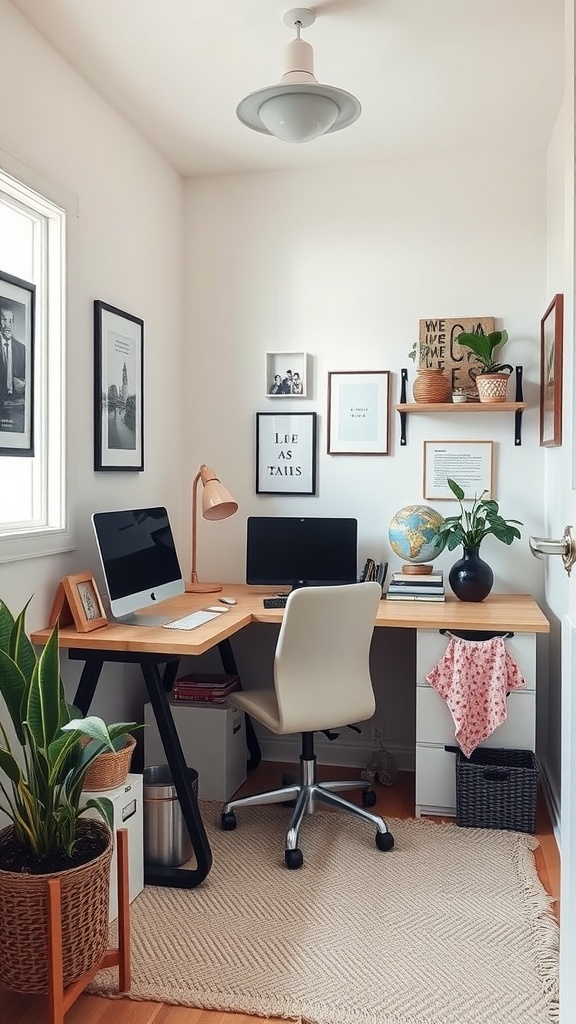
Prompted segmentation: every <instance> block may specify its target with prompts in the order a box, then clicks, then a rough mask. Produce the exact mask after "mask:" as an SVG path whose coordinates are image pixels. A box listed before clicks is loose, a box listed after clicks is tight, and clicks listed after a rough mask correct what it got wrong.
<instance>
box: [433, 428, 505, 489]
mask: <svg viewBox="0 0 576 1024" xmlns="http://www.w3.org/2000/svg"><path fill="white" fill-rule="evenodd" d="M493 450H494V442H493V441H424V484H423V488H422V497H424V498H427V499H428V500H430V501H442V500H450V501H454V495H453V493H452V491H451V490H450V488H449V486H448V479H450V480H454V481H455V482H456V483H457V484H459V485H460V487H461V488H462V490H463V491H464V496H465V500H468V499H470V500H474V498H479V497H480V495H481V494H482V493H483V492H484V497H485V498H493V497H494V495H493V493H492V488H493V479H492V472H493V470H492V466H493V457H492V456H493Z"/></svg>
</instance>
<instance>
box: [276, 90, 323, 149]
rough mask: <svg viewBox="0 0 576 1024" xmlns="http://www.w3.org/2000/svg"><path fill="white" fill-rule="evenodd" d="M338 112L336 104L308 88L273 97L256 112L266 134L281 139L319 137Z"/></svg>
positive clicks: (299, 140) (310, 138)
mask: <svg viewBox="0 0 576 1024" xmlns="http://www.w3.org/2000/svg"><path fill="white" fill-rule="evenodd" d="M338 113H339V109H338V105H337V104H336V103H335V102H334V100H332V99H330V97H328V96H323V95H321V94H320V93H318V94H316V93H312V92H308V91H307V92H287V93H283V94H281V95H279V96H273V97H271V99H268V100H266V101H265V102H264V103H263V104H262V106H261V107H260V109H259V111H258V114H259V117H260V120H261V121H262V124H263V125H264V126H265V128H267V130H268V131H269V132H270V134H271V135H275V136H276V138H278V139H282V140H283V141H284V142H311V141H312V140H313V139H317V138H319V137H320V135H324V133H325V132H327V131H328V130H329V129H330V128H331V127H332V125H333V124H334V122H335V120H336V118H337V117H338Z"/></svg>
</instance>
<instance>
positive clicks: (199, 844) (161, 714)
mask: <svg viewBox="0 0 576 1024" xmlns="http://www.w3.org/2000/svg"><path fill="white" fill-rule="evenodd" d="M140 664H141V666H142V674H143V676H144V679H145V682H146V687H147V689H148V695H149V697H150V703H151V704H152V710H153V712H154V716H155V718H156V723H157V725H158V732H159V733H160V739H161V740H162V745H163V747H164V753H165V754H166V760H167V762H168V766H169V768H170V771H171V773H172V780H173V782H174V785H175V787H176V794H177V796H178V800H179V802H180V808H181V810H182V814H183V816H184V821H185V822H186V828H187V829H188V833H189V835H190V839H191V841H192V847H193V850H194V854H195V856H196V865H197V866H196V867H195V868H179V867H159V866H156V865H149V866H147V865H146V863H145V864H144V880H145V882H146V885H167V886H170V887H172V888H176V889H193V888H195V887H196V886H197V885H200V883H201V882H203V881H204V879H205V878H206V875H207V874H208V872H209V871H210V868H211V867H212V851H211V849H210V844H209V842H208V836H207V835H206V831H205V829H204V823H203V821H202V818H201V816H200V811H199V809H198V803H197V801H196V799H195V797H194V793H193V791H192V787H191V785H190V780H189V777H188V771H187V766H186V761H185V759H184V754H183V752H182V747H181V745H180V739H179V737H178V733H177V731H176V727H175V725H174V720H173V718H172V712H171V710H170V705H169V703H168V699H167V697H166V691H165V690H164V684H163V682H162V676H161V675H160V671H159V669H158V664H157V662H156V661H155V660H154V658H146V657H145V656H144V657H142V659H141V662H140Z"/></svg>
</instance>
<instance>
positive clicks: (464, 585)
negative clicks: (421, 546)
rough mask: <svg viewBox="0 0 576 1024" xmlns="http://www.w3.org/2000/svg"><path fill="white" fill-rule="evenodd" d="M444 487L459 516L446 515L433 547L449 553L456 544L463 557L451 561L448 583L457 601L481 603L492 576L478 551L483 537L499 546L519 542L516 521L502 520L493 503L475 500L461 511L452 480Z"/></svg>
mask: <svg viewBox="0 0 576 1024" xmlns="http://www.w3.org/2000/svg"><path fill="white" fill-rule="evenodd" d="M448 486H449V488H450V490H451V491H452V493H453V494H454V495H455V497H456V498H457V499H458V502H459V504H460V515H457V516H447V517H446V518H445V519H444V522H443V523H442V525H441V526H440V527H439V529H438V533H437V534H436V539H435V544H436V547H439V548H440V550H442V548H444V547H447V548H448V550H449V551H453V550H454V548H455V547H457V546H458V545H459V544H461V545H462V548H463V556H462V558H460V559H458V561H457V562H454V565H453V566H452V568H451V569H450V572H449V574H448V582H449V583H450V586H451V587H452V590H453V591H454V593H455V594H456V597H458V598H459V599H460V601H483V600H484V598H485V597H487V596H488V594H489V593H490V591H491V590H492V585H493V583H494V573H493V572H492V569H491V568H490V566H489V565H488V563H487V562H485V561H484V560H483V559H482V558H480V555H479V553H478V552H479V550H480V545H481V543H482V541H483V540H484V537H488V536H489V535H492V536H493V537H496V539H497V540H500V541H502V543H503V544H511V543H512V541H513V540H515V539H516V538H518V539H520V530H519V529H518V526H522V525H523V524H522V523H521V522H520V520H518V519H503V518H502V516H501V515H500V509H499V505H498V502H497V501H494V500H492V499H491V498H484V495H485V494H486V491H482V494H481V495H480V497H479V498H478V497H475V498H474V501H473V502H472V507H471V508H470V510H468V509H466V508H464V505H463V501H464V491H463V490H462V488H461V487H460V485H459V484H457V483H456V481H455V480H450V478H448Z"/></svg>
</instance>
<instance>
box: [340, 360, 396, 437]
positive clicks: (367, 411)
mask: <svg viewBox="0 0 576 1024" xmlns="http://www.w3.org/2000/svg"><path fill="white" fill-rule="evenodd" d="M389 423H390V371H389V370H374V371H368V370H353V371H351V372H348V373H346V372H342V371H340V370H337V371H334V372H332V373H329V374H328V455H388V451H389Z"/></svg>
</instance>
